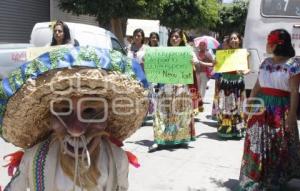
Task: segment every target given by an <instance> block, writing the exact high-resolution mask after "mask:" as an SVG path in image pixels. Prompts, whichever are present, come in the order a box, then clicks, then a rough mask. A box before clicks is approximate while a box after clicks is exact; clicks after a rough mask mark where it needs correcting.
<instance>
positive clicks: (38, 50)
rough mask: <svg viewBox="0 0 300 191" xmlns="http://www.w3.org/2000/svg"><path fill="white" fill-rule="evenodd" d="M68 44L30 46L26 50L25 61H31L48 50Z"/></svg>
mask: <svg viewBox="0 0 300 191" xmlns="http://www.w3.org/2000/svg"><path fill="white" fill-rule="evenodd" d="M67 46H68V45H59V46H44V47H31V48H28V49H27V50H26V57H27V61H31V60H33V59H35V58H37V57H39V56H40V55H42V54H44V53H46V52H50V51H52V50H55V49H59V48H61V47H67Z"/></svg>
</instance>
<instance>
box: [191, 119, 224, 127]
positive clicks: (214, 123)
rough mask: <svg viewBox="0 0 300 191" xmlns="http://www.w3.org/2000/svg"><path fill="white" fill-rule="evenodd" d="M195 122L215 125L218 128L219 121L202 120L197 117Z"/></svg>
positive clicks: (210, 125)
mask: <svg viewBox="0 0 300 191" xmlns="http://www.w3.org/2000/svg"><path fill="white" fill-rule="evenodd" d="M195 122H200V123H203V124H205V125H208V126H209V127H214V128H217V127H218V123H217V122H211V121H201V120H200V119H195Z"/></svg>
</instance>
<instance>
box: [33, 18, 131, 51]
mask: <svg viewBox="0 0 300 191" xmlns="http://www.w3.org/2000/svg"><path fill="white" fill-rule="evenodd" d="M65 23H66V24H67V25H68V27H69V29H70V33H71V39H73V40H74V39H76V40H77V41H78V43H79V45H80V46H95V47H100V48H106V49H113V50H117V51H120V52H121V53H123V54H126V51H125V48H124V47H123V46H122V45H121V43H120V41H119V40H118V38H117V37H116V36H115V35H114V34H113V33H112V32H110V31H108V30H106V29H104V28H101V27H97V26H93V25H87V24H81V23H70V22H65ZM53 25H54V23H53V22H42V23H36V24H35V25H34V27H33V29H32V32H31V37H30V44H33V46H35V47H39V46H46V45H48V44H50V43H51V40H52V27H53Z"/></svg>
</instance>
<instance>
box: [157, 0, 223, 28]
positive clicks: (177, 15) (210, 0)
mask: <svg viewBox="0 0 300 191" xmlns="http://www.w3.org/2000/svg"><path fill="white" fill-rule="evenodd" d="M218 9H219V4H218V3H217V0H169V2H168V3H167V4H165V6H164V7H163V14H162V15H161V19H160V20H161V22H162V24H164V25H166V26H169V27H180V28H185V29H191V28H198V27H212V26H215V24H216V22H217V20H218Z"/></svg>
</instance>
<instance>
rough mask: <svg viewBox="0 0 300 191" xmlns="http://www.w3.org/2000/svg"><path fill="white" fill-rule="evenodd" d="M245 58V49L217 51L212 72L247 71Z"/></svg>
mask: <svg viewBox="0 0 300 191" xmlns="http://www.w3.org/2000/svg"><path fill="white" fill-rule="evenodd" d="M247 56H248V52H247V50H246V49H228V50H217V52H216V65H215V66H214V72H216V73H224V72H231V71H243V70H248V61H247Z"/></svg>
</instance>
